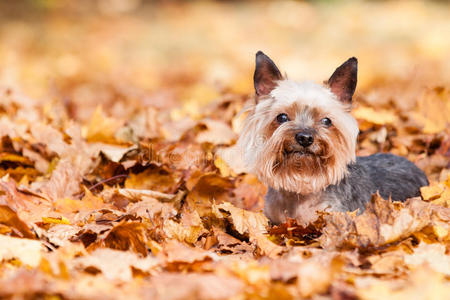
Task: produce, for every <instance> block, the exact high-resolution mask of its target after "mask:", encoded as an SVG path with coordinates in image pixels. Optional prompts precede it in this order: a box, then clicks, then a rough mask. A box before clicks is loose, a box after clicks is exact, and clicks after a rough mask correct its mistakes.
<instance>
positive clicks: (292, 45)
mask: <svg viewBox="0 0 450 300" xmlns="http://www.w3.org/2000/svg"><path fill="white" fill-rule="evenodd" d="M41 2H42V3H46V2H45V1H41ZM81 2H82V3H85V4H86V3H87V2H83V1H81ZM110 2H111V3H114V1H110ZM48 3H50V4H51V3H53V4H52V5H50V4H49V7H47V6H45V7H39V8H35V9H36V10H35V11H21V10H18V11H17V10H16V9H17V8H14V7H13V8H11V13H14V14H16V16H15V17H2V18H1V21H0V137H1V143H0V178H1V179H0V244H1V247H0V262H1V263H0V297H1V298H11V299H21V298H24V299H36V298H38V299H139V298H144V299H298V298H313V299H329V298H332V299H357V298H360V299H444V298H445V295H449V294H450V165H449V158H450V129H449V122H450V86H449V79H450V40H449V39H448V38H444V37H445V36H446V37H448V36H450V22H449V21H448V20H450V9H449V6H446V5H445V4H444V3H443V2H442V3H439V2H419V1H412V2H409V1H408V2H406V1H404V2H403V1H401V2H369V3H366V2H357V3H353V4H349V3H347V2H345V3H344V4H339V5H333V4H326V3H322V2H320V3H319V4H314V5H313V4H308V3H297V2H282V3H272V2H267V3H266V2H265V3H259V2H255V3H254V2H251V3H240V2H237V3H209V2H199V3H197V2H196V3H191V4H182V3H177V4H165V5H159V6H151V5H142V7H139V8H137V9H134V7H133V3H135V4H136V5H137V4H139V1H129V3H131V4H129V6H117V7H116V6H114V5H107V4H108V3H109V2H108V1H98V2H96V3H99V5H98V6H92V4H90V5H88V6H87V7H88V8H85V7H83V6H81V5H78V6H77V5H76V4H71V5H72V6H71V5H69V3H71V1H61V3H66V4H67V5H68V7H63V6H62V5H61V6H59V5H58V2H52V1H49V2H48ZM105 3H106V4H105ZM133 9H134V10H133ZM4 13H5V10H3V14H4ZM258 50H263V51H264V52H266V53H267V54H269V56H271V57H272V58H273V59H274V60H275V61H276V62H277V65H278V66H279V67H280V68H281V70H282V71H283V72H286V73H287V74H288V75H289V77H290V78H293V79H298V80H302V79H309V80H314V81H317V82H321V81H323V80H324V79H326V78H328V77H329V75H330V74H331V73H332V72H333V71H334V69H335V68H336V67H337V66H339V65H340V64H341V63H342V62H344V61H345V60H346V59H347V58H349V57H351V56H357V57H358V59H359V77H358V87H357V91H356V96H355V100H354V102H355V106H354V109H353V112H352V113H353V115H354V116H355V118H356V119H357V120H358V123H359V128H360V135H359V138H358V149H357V154H358V155H368V154H373V153H376V152H390V153H394V154H397V155H401V156H404V157H406V158H408V159H409V160H411V161H413V162H414V163H415V164H416V165H417V166H418V167H420V168H421V169H422V170H424V171H425V173H426V174H427V176H428V178H429V179H430V186H428V187H424V188H422V190H421V193H422V199H421V198H420V197H417V198H413V199H409V200H408V201H406V202H405V203H391V202H389V201H386V200H383V199H381V198H380V197H377V196H374V197H373V199H372V202H371V203H370V204H369V207H368V209H367V210H366V211H365V212H364V213H363V214H361V215H358V216H357V215H356V214H355V213H348V214H344V213H327V214H323V215H321V218H320V220H319V221H318V222H315V223H314V224H310V225H309V226H307V227H302V226H300V225H298V224H297V223H296V222H295V221H292V220H291V221H289V222H288V223H286V224H282V225H280V226H272V225H271V224H270V223H269V221H268V220H267V218H266V217H265V216H264V215H263V213H262V208H263V205H264V202H263V198H264V194H265V192H266V187H265V186H264V185H262V184H261V183H260V182H259V181H258V179H257V178H256V177H255V176H254V175H252V174H248V173H246V172H245V168H243V166H242V165H241V163H240V162H239V160H238V159H237V157H236V156H235V155H233V152H232V151H233V145H234V143H235V141H236V139H237V137H238V134H239V127H240V125H241V124H242V116H240V115H239V114H238V113H239V111H241V109H242V108H243V107H244V106H245V105H246V104H247V103H249V102H251V101H254V99H253V96H252V95H253V86H252V85H253V82H252V72H253V68H254V55H255V53H256V51H258ZM230 153H231V154H230Z"/></svg>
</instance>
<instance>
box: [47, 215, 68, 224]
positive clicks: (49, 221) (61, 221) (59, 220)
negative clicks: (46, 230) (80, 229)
mask: <svg viewBox="0 0 450 300" xmlns="http://www.w3.org/2000/svg"><path fill="white" fill-rule="evenodd" d="M42 222H44V223H47V224H66V225H70V221H69V220H68V219H67V218H66V217H64V216H61V217H59V218H53V217H42Z"/></svg>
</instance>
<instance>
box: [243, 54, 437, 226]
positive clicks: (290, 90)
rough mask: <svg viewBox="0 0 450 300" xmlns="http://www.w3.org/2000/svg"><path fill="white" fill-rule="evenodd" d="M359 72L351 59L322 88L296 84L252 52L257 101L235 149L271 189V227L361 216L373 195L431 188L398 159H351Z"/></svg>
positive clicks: (400, 196)
mask: <svg viewBox="0 0 450 300" xmlns="http://www.w3.org/2000/svg"><path fill="white" fill-rule="evenodd" d="M357 69H358V61H357V59H356V58H355V57H352V58H350V59H348V60H347V61H346V62H344V63H343V64H342V65H341V66H340V67H338V68H337V69H336V70H335V71H334V73H333V74H332V75H331V77H330V79H328V81H326V82H324V84H316V83H314V82H308V81H306V82H296V81H292V80H289V79H287V78H285V77H283V76H282V75H281V72H280V71H279V69H278V68H277V66H276V65H275V63H274V62H273V61H272V60H271V59H270V58H269V57H268V56H266V55H265V54H264V53H263V52H261V51H258V53H256V66H255V72H254V78H253V79H254V87H255V93H256V97H255V99H256V100H255V103H254V104H253V105H251V106H250V107H249V108H248V109H247V113H248V115H247V117H246V119H245V121H244V122H243V128H242V132H241V134H240V136H239V139H238V141H237V146H238V148H239V149H240V151H241V152H242V154H243V161H244V163H245V164H246V166H247V168H248V169H249V171H251V172H253V173H255V174H257V176H258V178H259V179H260V180H261V181H262V182H263V183H264V184H266V185H267V186H268V187H269V189H268V192H267V194H266V197H265V206H264V213H265V215H266V216H267V217H268V218H269V219H270V220H271V221H272V222H273V223H274V224H277V223H282V222H285V221H286V219H287V218H292V219H297V220H298V221H299V222H301V223H303V224H307V223H310V222H312V221H314V220H315V219H316V218H317V216H318V214H317V211H341V212H345V211H355V210H357V209H359V212H362V211H364V209H365V206H366V203H367V202H369V201H370V198H371V196H372V194H374V193H377V192H378V193H379V194H380V196H381V197H383V198H385V199H391V200H395V201H404V200H406V199H407V198H411V197H416V196H419V195H420V187H422V186H425V185H428V179H427V177H426V175H425V174H424V173H423V172H422V171H421V170H420V169H419V168H418V167H416V166H415V165H414V164H413V163H412V162H410V161H408V160H407V159H405V158H403V157H399V156H396V155H392V154H384V153H378V154H374V155H371V156H361V157H356V140H357V136H358V133H359V129H358V123H357V121H356V120H355V119H354V118H353V116H352V115H351V114H350V111H351V106H352V97H353V94H354V92H355V89H356V83H357Z"/></svg>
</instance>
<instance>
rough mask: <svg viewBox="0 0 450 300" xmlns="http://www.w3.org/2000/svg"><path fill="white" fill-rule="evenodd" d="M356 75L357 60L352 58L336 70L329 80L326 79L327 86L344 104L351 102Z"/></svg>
mask: <svg viewBox="0 0 450 300" xmlns="http://www.w3.org/2000/svg"><path fill="white" fill-rule="evenodd" d="M357 75H358V60H357V59H356V58H355V57H352V58H349V59H348V60H347V61H346V62H345V63H343V64H342V65H341V66H340V67H339V68H337V69H336V71H334V73H333V75H331V77H330V79H328V86H329V87H330V89H331V91H332V92H333V94H335V95H336V96H337V97H338V99H339V100H340V101H342V102H345V103H351V102H352V96H353V93H354V92H355V89H356V81H357Z"/></svg>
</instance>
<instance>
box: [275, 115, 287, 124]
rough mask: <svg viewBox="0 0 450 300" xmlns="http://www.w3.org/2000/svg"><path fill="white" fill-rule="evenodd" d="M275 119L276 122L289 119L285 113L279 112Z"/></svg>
mask: <svg viewBox="0 0 450 300" xmlns="http://www.w3.org/2000/svg"><path fill="white" fill-rule="evenodd" d="M277 121H278V123H280V124H282V123H284V122H287V121H289V118H288V116H287V114H279V115H278V116H277Z"/></svg>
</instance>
